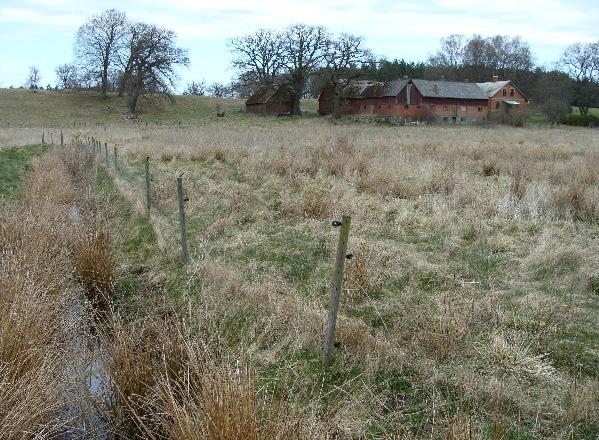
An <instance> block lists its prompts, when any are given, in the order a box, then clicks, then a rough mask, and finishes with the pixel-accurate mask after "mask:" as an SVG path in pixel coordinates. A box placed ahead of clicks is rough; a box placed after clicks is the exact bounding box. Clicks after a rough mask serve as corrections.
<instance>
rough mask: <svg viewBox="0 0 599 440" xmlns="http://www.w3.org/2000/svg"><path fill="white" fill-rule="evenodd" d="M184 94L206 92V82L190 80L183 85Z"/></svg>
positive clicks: (196, 94) (203, 93)
mask: <svg viewBox="0 0 599 440" xmlns="http://www.w3.org/2000/svg"><path fill="white" fill-rule="evenodd" d="M183 94H184V95H193V96H204V95H205V94H206V83H205V82H204V81H200V82H195V81H192V82H190V83H189V84H187V87H185V91H184V92H183Z"/></svg>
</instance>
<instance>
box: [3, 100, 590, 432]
mask: <svg viewBox="0 0 599 440" xmlns="http://www.w3.org/2000/svg"><path fill="white" fill-rule="evenodd" d="M3 93H4V92H3ZM10 93H15V94H17V93H24V92H22V91H18V92H17V91H15V92H10ZM27 93H29V92H27ZM39 93H44V92H38V94H35V95H33V96H35V97H34V98H32V99H38V98H39V97H40V96H41V95H39ZM60 95H61V97H60V98H53V97H51V96H50V97H44V98H40V99H71V98H66V96H68V95H66V94H65V95H63V94H60ZM73 99H75V98H73ZM77 99H79V98H77ZM185 99H189V100H190V101H189V109H188V112H180V113H172V114H170V115H169V113H170V112H171V110H168V106H166V107H165V108H167V110H164V112H161V111H160V110H159V109H158V108H156V109H154V110H150V109H149V107H148V110H147V112H148V113H147V116H146V118H147V119H150V118H152V117H155V118H156V119H155V122H154V124H148V126H147V127H146V126H145V123H142V124H133V123H130V122H126V121H124V120H122V119H121V118H120V116H118V115H115V114H112V115H111V116H107V114H108V112H106V114H105V113H101V111H100V110H98V108H99V106H100V105H106V102H109V103H114V102H115V100H113V99H110V100H108V101H100V100H98V102H97V103H96V104H94V105H93V106H91V105H90V109H89V110H86V112H88V113H80V114H79V115H83V114H85V115H87V116H85V118H86V120H85V124H84V125H83V126H81V125H79V126H78V127H76V128H75V129H74V130H73V128H72V127H70V128H68V130H67V127H68V124H69V122H71V123H72V120H71V119H70V118H71V117H72V116H69V115H72V114H73V113H71V112H76V111H77V107H71V104H68V103H66V101H65V104H64V107H61V108H59V109H57V110H56V111H54V112H52V115H50V116H51V117H53V118H56V119H55V120H54V121H52V124H55V125H56V126H55V128H45V126H46V124H47V121H45V120H44V119H43V116H42V115H41V114H39V115H38V114H37V113H36V112H35V111H32V112H31V113H32V114H33V115H34V116H32V118H34V122H33V125H32V128H31V129H30V128H29V127H28V125H26V124H24V123H21V122H24V121H25V120H26V119H23V118H21V119H17V117H16V116H10V118H14V119H11V120H10V122H11V124H10V126H9V127H6V128H0V143H1V144H2V145H28V144H37V143H39V139H40V136H41V131H42V130H46V132H48V131H49V130H50V131H52V130H53V133H54V137H53V139H54V140H56V133H57V132H58V131H57V130H59V129H60V128H61V127H62V128H63V129H64V131H65V133H67V138H68V139H69V141H70V140H71V138H72V136H73V135H78V136H79V137H78V138H77V139H79V141H76V142H75V143H74V146H73V147H69V148H63V149H60V148H56V143H55V148H51V147H50V148H48V149H49V150H50V151H49V152H48V153H45V154H44V155H43V156H41V157H40V158H39V159H37V160H35V161H34V165H33V167H32V170H31V172H30V177H29V179H28V180H27V183H26V185H25V186H24V188H25V189H24V192H23V197H22V198H21V199H20V200H18V201H15V200H13V201H10V202H9V203H10V207H9V208H8V207H6V208H3V211H2V212H3V213H2V229H1V231H2V234H3V235H2V236H1V237H2V239H3V240H4V241H2V242H0V252H1V255H2V258H3V259H2V260H1V261H2V263H1V264H2V265H3V266H2V267H3V270H2V275H1V277H2V278H1V279H0V282H2V283H3V284H2V286H3V292H4V287H5V286H9V285H11V286H12V285H15V286H19V284H17V283H16V282H14V280H19V279H21V278H22V277H24V276H25V274H28V273H30V272H27V271H24V270H21V268H22V267H24V266H25V265H27V267H35V268H37V270H36V271H33V272H31V275H29V276H30V277H33V278H32V279H33V281H35V282H33V281H32V282H30V283H28V284H27V286H37V285H41V286H50V287H51V291H52V293H51V295H52V301H49V300H48V299H47V296H44V295H37V296H36V295H33V294H28V295H26V298H27V301H28V302H33V301H34V300H36V298H38V297H39V298H42V299H40V301H45V302H42V304H50V303H51V304H52V307H41V306H39V305H36V304H37V303H32V304H31V305H29V304H25V305H23V306H22V307H23V308H26V309H27V310H28V311H29V312H28V313H29V314H30V315H31V314H33V311H37V310H38V309H37V308H36V307H41V308H42V309H44V311H43V312H44V313H43V314H42V315H41V316H42V317H43V320H45V321H47V322H50V323H52V322H55V321H53V320H54V319H56V316H60V315H61V314H63V313H65V312H64V309H61V307H65V306H64V305H63V302H66V303H68V302H69V298H70V297H69V295H68V294H65V293H64V292H79V295H80V296H81V297H86V298H88V301H87V302H88V303H89V304H91V310H92V313H90V315H92V316H91V317H89V318H88V319H89V320H90V322H91V323H92V325H91V326H90V327H92V328H93V329H94V332H95V334H96V335H97V337H99V338H100V339H101V340H102V341H103V343H102V344H103V346H104V347H105V349H106V352H107V353H106V363H105V365H106V370H107V374H108V376H109V377H110V381H109V382H108V384H109V385H107V388H106V390H107V391H106V394H105V397H106V396H107V398H106V399H103V400H102V404H101V407H102V408H103V413H102V414H103V420H104V422H105V427H106V429H107V430H109V431H112V432H117V433H119V434H120V435H122V436H125V437H129V438H135V437H145V438H164V437H166V438H198V439H200V438H231V439H233V438H281V439H282V438H327V437H328V438H364V437H365V438H392V437H393V436H396V438H439V439H471V438H480V439H483V438H485V439H486V438H495V439H500V438H514V439H516V438H519V439H541V438H543V439H544V438H553V439H567V438H586V439H594V438H595V437H596V436H597V433H598V432H599V416H598V414H599V397H598V396H599V376H598V373H599V353H598V352H597V346H598V344H599V322H598V318H597V316H599V314H598V312H599V296H598V295H599V292H598V288H599V287H598V286H599V272H598V268H599V257H598V256H599V241H598V238H597V237H598V236H599V223H598V220H599V177H598V176H597V172H596V170H597V169H598V167H599V150H598V148H599V147H598V146H599V134H598V132H597V131H596V130H592V129H584V128H572V127H568V128H548V127H535V128H530V127H529V128H513V127H506V126H490V127H484V128H482V127H460V128H452V127H435V126H428V127H393V126H388V125H385V124H372V123H371V124H368V123H365V122H360V121H349V120H341V121H340V122H338V123H332V122H331V121H330V120H329V119H327V118H316V117H304V118H292V119H289V118H263V117H257V116H253V115H245V114H242V113H241V111H240V107H239V103H238V102H235V101H232V102H230V101H225V103H223V104H221V105H224V106H227V105H231V107H230V108H231V110H230V112H228V113H227V116H226V117H225V118H216V116H215V112H213V110H212V105H213V104H216V102H215V101H212V100H209V99H208V98H204V99H197V98H196V99H195V100H192V99H194V98H185ZM177 100H178V102H179V104H176V105H183V104H181V103H183V102H185V101H184V99H183V98H177ZM192 103H193V104H192ZM11 105H12V104H11ZM75 105H77V104H75ZM109 105H111V107H112V106H113V104H109ZM121 105H122V104H121ZM312 105H313V104H312ZM236 106H237V107H236ZM114 107H115V108H117V106H116V105H114ZM196 107H197V108H196ZM15 108H16V105H15ZM235 108H237V110H235ZM2 111H4V110H2ZM19 111H21V112H23V113H22V114H23V115H24V114H26V113H27V110H23V109H21V110H19ZM82 112H83V110H82ZM100 113H101V114H102V115H103V116H104V119H100V120H98V121H96V120H95V119H94V115H96V114H100ZM11 114H12V113H11ZM152 115H156V116H152ZM199 115H201V116H199ZM0 116H2V118H4V116H3V115H0ZM80 117H82V118H83V116H80ZM143 117H144V116H143V115H142V118H143ZM2 118H0V119H2ZM87 118H89V119H87ZM3 120H5V119H3ZM150 120H151V119H150ZM179 120H182V121H183V122H182V124H181V127H179V125H178V121H179ZM80 121H81V120H80ZM156 121H159V122H160V124H161V125H157V123H156ZM96 122H101V123H102V125H99V126H96V125H95V123H96ZM88 136H94V137H95V138H96V139H100V140H101V141H102V143H104V142H107V143H108V146H109V152H110V151H112V148H113V147H115V146H116V147H117V148H118V151H119V158H120V159H119V160H120V162H119V167H118V169H115V168H114V166H113V165H112V162H111V161H112V157H110V158H109V159H110V160H109V163H108V166H107V164H106V160H105V159H106V158H105V156H104V151H103V150H102V154H100V155H98V156H97V157H96V158H95V159H94V158H93V157H92V156H91V153H90V150H89V146H87V144H86V143H85V142H84V140H85V139H86V138H87V137H88ZM55 142H56V141H55ZM36 148H37V147H35V148H34V147H31V148H30V150H28V151H37V152H40V151H38V150H36ZM15 151H19V152H20V151H27V150H20V149H19V150H15V149H3V150H0V154H2V155H3V156H2V157H13V156H14V155H15ZM146 157H149V158H150V164H151V174H152V184H151V186H152V193H151V195H152V203H153V206H152V210H151V215H150V218H149V219H147V218H146V217H145V207H144V203H145V194H144V161H145V159H146ZM11 160H14V159H11ZM15 169H16V168H15ZM18 169H19V170H22V171H19V172H18V174H19V175H22V174H23V172H24V171H25V170H26V168H25V167H24V166H22V167H20V168H18ZM181 174H183V179H184V189H185V196H186V199H187V201H186V207H185V208H186V215H187V220H188V240H189V243H190V250H191V261H190V263H189V264H187V265H184V264H182V263H181V261H180V258H179V244H178V223H177V199H176V187H175V178H176V177H177V176H178V175H181ZM0 176H1V177H0V178H1V179H2V183H3V185H4V180H5V173H4V171H3V173H2V174H1V175H0ZM7 176H8V174H7ZM8 179H12V180H14V179H15V177H10V176H9V177H7V178H6V180H7V181H8ZM17 179H18V178H17ZM61 179H63V180H61ZM11 185H12V184H11ZM13 187H14V185H13V186H11V187H10V188H13ZM7 188H8V187H7ZM8 192H10V193H12V192H13V191H12V189H10V190H8ZM73 204H76V205H77V206H78V207H79V208H80V210H81V216H82V219H83V220H82V221H83V223H84V225H85V226H84V227H83V226H81V227H74V226H72V225H71V224H70V223H69V222H68V221H67V220H68V218H69V217H68V215H67V214H66V213H68V212H69V207H71V206H72V205H73ZM32 212H35V213H36V214H35V215H33V214H31V213H32ZM341 214H350V215H351V216H352V229H351V231H350V246H349V248H350V251H351V252H352V253H353V258H352V259H351V260H348V261H347V263H346V275H345V280H344V290H343V295H342V300H341V309H340V316H339V320H338V325H337V332H336V338H335V341H336V344H335V347H336V348H335V351H334V355H333V361H332V363H331V364H330V365H329V366H328V367H326V368H323V367H322V366H321V363H320V351H321V347H322V338H323V333H324V324H325V319H326V308H327V306H328V296H329V289H330V280H331V278H332V272H333V260H334V249H335V245H336V239H337V234H338V230H336V229H334V228H332V227H331V221H332V220H335V219H339V218H340V216H341ZM37 219H39V220H37ZM42 221H43V222H46V223H47V225H48V226H46V227H44V228H42V227H41V226H40V225H39V223H37V222H42ZM15 228H16V229H17V230H19V231H20V230H22V229H27V231H32V232H31V234H37V235H33V236H34V237H39V239H37V238H36V239H35V240H28V241H24V240H17V239H15V238H10V240H8V239H7V238H6V237H17V236H21V235H18V234H17V233H16V232H12V231H13V230H14V229H15ZM42 230H43V231H45V230H49V231H52V232H51V233H49V234H43V233H42V232H41V231H42ZM28 233H29V232H28ZM19 234H23V232H19ZM2 243H9V244H8V245H3V244H2ZM2 246H4V247H2ZM7 246H8V247H7ZM17 250H18V252H17ZM21 255H22V257H19V258H22V260H19V261H16V260H15V261H13V259H14V258H17V256H21ZM58 255H60V257H58ZM42 258H43V259H44V260H43V261H42V260H41V259H42ZM45 261H51V262H52V264H50V265H49V264H48V263H44V262H45ZM4 267H7V268H11V267H12V268H14V269H13V270H4ZM38 274H39V280H40V281H38V278H35V277H38ZM48 277H52V278H50V279H49V280H47V279H46V278H48ZM56 278H58V279H56ZM61 283H64V285H65V286H67V287H68V288H63V287H62V286H63V284H61ZM56 286H59V287H56ZM50 287H47V288H48V289H49V288H50ZM31 288H33V287H31ZM44 288H46V287H44ZM13 290H14V292H13ZM10 291H11V292H13V294H11V295H5V294H4V293H3V297H2V302H1V303H0V304H6V305H5V306H3V307H4V308H3V309H0V313H5V315H4V316H10V310H12V309H11V308H12V307H15V304H20V303H21V302H24V301H25V298H21V295H19V294H18V293H19V289H12V290H10ZM75 294H76V293H71V295H75ZM67 309H68V308H67ZM98 311H101V313H93V312H98ZM36 313H37V312H36ZM30 315H26V316H30ZM33 316H35V315H33ZM94 316H95V318H94ZM0 322H2V323H5V322H8V321H6V320H4V319H3V320H2V321H0ZM11 328H12V327H11V326H5V327H2V331H3V332H4V333H2V335H4V334H9V333H7V332H8V331H9V329H11ZM31 328H32V329H35V327H31ZM45 328H56V329H57V330H56V332H55V333H52V334H50V335H47V332H37V333H40V335H47V338H48V339H46V340H43V341H40V342H39V344H38V345H36V347H39V350H37V351H36V353H38V355H40V356H41V357H42V359H43V361H40V364H43V362H48V363H49V365H50V369H49V370H47V371H37V370H36V371H33V372H27V374H31V375H35V374H38V375H39V377H41V378H42V379H44V380H45V379H47V378H48V377H54V373H53V372H52V369H51V366H52V365H54V364H53V362H52V360H53V359H54V358H53V356H55V355H56V354H57V353H58V355H60V353H64V352H68V350H69V347H68V346H62V345H60V344H63V341H64V339H65V338H63V337H61V336H60V332H62V331H63V330H62V329H61V327H60V326H59V325H57V326H50V327H45ZM14 337H15V338H16V337H17V336H14ZM36 337H37V336H36ZM39 337H40V338H41V336H39ZM0 340H2V341H5V340H6V341H8V342H7V343H4V342H0V360H1V361H3V364H2V365H17V364H18V365H20V364H21V363H20V362H19V361H18V360H17V361H14V362H12V363H11V362H8V361H6V359H9V360H11V359H17V358H16V357H15V356H17V355H21V354H20V353H17V354H10V353H8V354H6V353H7V351H6V349H5V348H4V349H3V347H13V346H14V347H18V346H19V345H17V343H16V342H14V343H13V342H11V341H10V340H9V339H4V336H2V338H0ZM35 341H37V339H35V338H34V342H35ZM48 341H50V342H48ZM44 344H45V345H49V346H51V347H56V348H55V349H54V350H52V351H51V352H50V353H47V350H46V351H44V350H42V348H43V347H44V346H45V345H44ZM51 344H56V345H51ZM2 350H4V351H2ZM16 351H17V352H19V350H16ZM11 356H12V357H11ZM44 365H45V364H44ZM0 371H2V374H5V373H4V371H3V370H0ZM7 371H8V370H7ZM10 374H12V375H13V376H10V377H17V375H16V373H10ZM18 377H26V376H18ZM36 377H38V376H36ZM22 380H25V379H22ZM42 382H43V380H41V379H40V380H39V382H35V381H34V382H33V383H34V384H35V383H40V386H39V389H36V388H35V386H31V387H29V388H27V389H26V390H25V391H27V392H34V391H35V393H36V395H38V396H45V395H44V394H42V393H51V395H50V397H44V398H45V399H46V400H44V402H56V403H54V404H53V405H50V406H49V410H48V412H47V413H44V414H42V415H40V417H38V418H36V419H35V420H32V421H31V424H30V425H29V426H30V427H29V428H28V432H37V431H39V430H40V429H42V427H46V426H53V425H52V423H54V424H55V425H57V424H59V423H57V422H56V420H59V421H60V420H61V419H60V418H56V417H55V416H56V411H55V410H54V409H55V408H56V407H57V406H58V407H60V405H61V403H60V402H62V400H61V399H63V400H64V397H61V393H60V392H56V389H60V387H61V383H60V382H59V383H55V385H54V388H52V387H51V386H50V385H52V382H51V381H49V382H48V383H49V386H48V387H44V386H42V385H41V383H42ZM2 383H3V384H4V383H5V382H2ZM7 383H9V386H8V387H7V386H4V385H3V388H0V393H2V392H4V393H5V394H6V395H11V396H21V395H24V394H17V391H15V390H21V389H22V386H21V385H20V384H22V383H24V382H22V381H21V382H19V381H18V380H16V379H15V380H13V381H12V382H7ZM25 391H23V393H24V392H25ZM19 392H21V391H19ZM0 397H1V395H0ZM18 399H20V397H18ZM19 401H20V400H19ZM0 402H2V399H1V398H0ZM39 407H40V408H42V407H43V406H41V405H39ZM11 408H12V405H10V406H9V405H5V406H2V404H1V403H0V432H2V431H1V429H2V428H1V427H3V426H13V427H14V426H16V425H15V424H12V425H10V424H7V423H5V422H4V421H5V420H11V419H10V417H13V418H14V417H16V416H15V414H20V413H14V411H13V412H11ZM53 408H54V409H53ZM3 423H4V424H3ZM7 432H8V433H9V434H10V435H12V436H13V437H14V438H19V434H18V432H19V431H17V430H16V428H15V429H14V430H13V431H7ZM10 435H6V436H5V437H7V438H10Z"/></svg>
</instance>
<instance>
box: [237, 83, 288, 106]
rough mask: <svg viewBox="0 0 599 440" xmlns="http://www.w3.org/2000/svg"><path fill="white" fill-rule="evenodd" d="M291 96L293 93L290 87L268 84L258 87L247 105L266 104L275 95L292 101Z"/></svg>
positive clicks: (247, 101)
mask: <svg viewBox="0 0 599 440" xmlns="http://www.w3.org/2000/svg"><path fill="white" fill-rule="evenodd" d="M291 94H292V91H291V90H290V88H289V86H286V85H276V84H266V85H263V86H261V87H258V89H257V90H256V91H255V92H254V94H253V95H252V96H250V97H249V98H248V99H247V100H246V101H245V103H246V105H252V104H265V103H267V102H268V101H269V100H270V99H271V98H272V97H273V96H275V95H278V96H279V97H281V98H286V99H291V98H290V97H291Z"/></svg>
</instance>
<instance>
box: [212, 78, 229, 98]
mask: <svg viewBox="0 0 599 440" xmlns="http://www.w3.org/2000/svg"><path fill="white" fill-rule="evenodd" d="M208 93H209V94H210V95H211V96H215V97H217V98H226V97H228V96H230V94H231V90H230V87H228V86H226V85H224V84H221V83H219V82H213V83H212V84H210V86H209V87H208Z"/></svg>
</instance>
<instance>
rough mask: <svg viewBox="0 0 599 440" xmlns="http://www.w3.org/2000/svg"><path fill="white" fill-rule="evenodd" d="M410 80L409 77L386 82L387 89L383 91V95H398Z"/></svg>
mask: <svg viewBox="0 0 599 440" xmlns="http://www.w3.org/2000/svg"><path fill="white" fill-rule="evenodd" d="M408 82H409V80H407V79H394V80H393V81H389V82H388V83H387V84H385V90H384V92H383V96H397V95H399V92H401V91H402V90H403V88H404V87H405V86H406V85H407V84H408Z"/></svg>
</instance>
